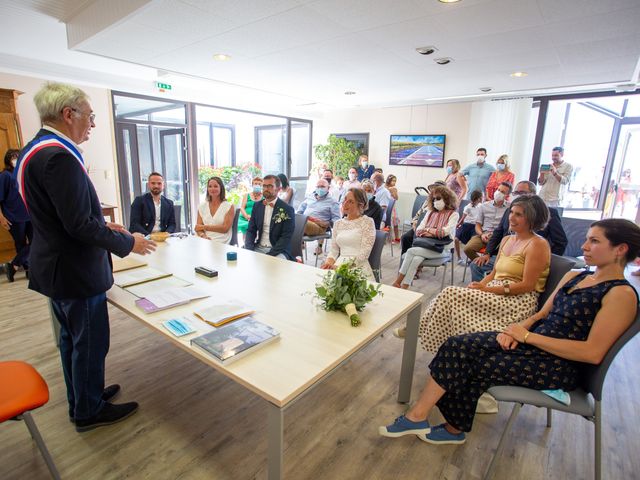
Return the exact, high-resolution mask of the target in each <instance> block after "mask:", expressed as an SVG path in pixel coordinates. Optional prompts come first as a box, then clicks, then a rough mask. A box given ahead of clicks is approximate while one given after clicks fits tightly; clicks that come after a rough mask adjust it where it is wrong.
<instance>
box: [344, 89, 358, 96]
mask: <svg viewBox="0 0 640 480" xmlns="http://www.w3.org/2000/svg"><path fill="white" fill-rule="evenodd" d="M344 94H345V95H355V94H356V92H354V91H353V90H347V91H346V92H344Z"/></svg>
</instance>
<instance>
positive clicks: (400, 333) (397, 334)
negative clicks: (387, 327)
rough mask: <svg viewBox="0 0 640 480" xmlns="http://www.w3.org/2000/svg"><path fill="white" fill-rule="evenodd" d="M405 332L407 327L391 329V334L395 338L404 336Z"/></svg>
mask: <svg viewBox="0 0 640 480" xmlns="http://www.w3.org/2000/svg"><path fill="white" fill-rule="evenodd" d="M406 334H407V327H400V328H394V329H393V336H394V337H396V338H404V337H405V336H406Z"/></svg>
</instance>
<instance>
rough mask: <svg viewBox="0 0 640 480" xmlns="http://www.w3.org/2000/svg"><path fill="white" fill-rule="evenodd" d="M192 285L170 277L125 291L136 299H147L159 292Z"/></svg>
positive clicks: (131, 287)
mask: <svg viewBox="0 0 640 480" xmlns="http://www.w3.org/2000/svg"><path fill="white" fill-rule="evenodd" d="M190 285H193V283H191V282H188V281H187V280H184V279H182V278H180V277H176V276H175V275H172V276H170V277H165V278H160V279H158V280H152V281H150V282H145V283H139V284H137V285H131V286H129V287H126V288H125V290H126V291H127V292H129V293H133V294H134V295H135V296H136V297H139V298H145V297H148V296H149V295H153V294H154V293H157V292H163V291H165V290H170V289H172V288H180V287H188V286H190Z"/></svg>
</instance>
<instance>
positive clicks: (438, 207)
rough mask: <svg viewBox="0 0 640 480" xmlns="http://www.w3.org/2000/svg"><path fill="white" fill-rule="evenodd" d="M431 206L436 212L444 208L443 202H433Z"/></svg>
mask: <svg viewBox="0 0 640 480" xmlns="http://www.w3.org/2000/svg"><path fill="white" fill-rule="evenodd" d="M433 206H434V207H435V209H436V210H438V211H440V210H442V209H443V208H444V200H436V201H435V202H433Z"/></svg>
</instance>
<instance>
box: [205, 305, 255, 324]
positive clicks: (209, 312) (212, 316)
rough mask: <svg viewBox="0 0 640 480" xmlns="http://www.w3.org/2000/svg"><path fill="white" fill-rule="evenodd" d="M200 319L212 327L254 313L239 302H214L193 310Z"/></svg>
mask: <svg viewBox="0 0 640 480" xmlns="http://www.w3.org/2000/svg"><path fill="white" fill-rule="evenodd" d="M193 313H194V314H195V316H196V317H198V318H199V319H200V320H203V321H205V322H207V323H208V324H209V325H212V326H214V327H220V326H222V325H224V324H225V323H229V322H232V321H234V320H237V319H239V318H242V317H246V316H247V315H251V314H252V313H255V311H254V310H252V309H251V308H250V307H249V306H247V305H244V304H243V303H241V302H233V303H231V302H226V303H216V304H214V305H206V306H204V307H203V308H202V309H200V310H197V311H195V312H193Z"/></svg>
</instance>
